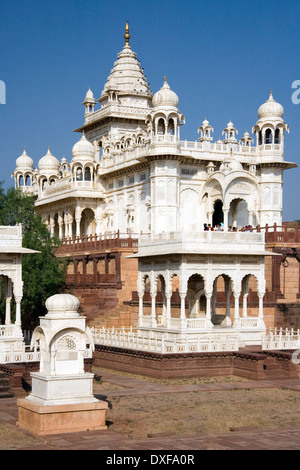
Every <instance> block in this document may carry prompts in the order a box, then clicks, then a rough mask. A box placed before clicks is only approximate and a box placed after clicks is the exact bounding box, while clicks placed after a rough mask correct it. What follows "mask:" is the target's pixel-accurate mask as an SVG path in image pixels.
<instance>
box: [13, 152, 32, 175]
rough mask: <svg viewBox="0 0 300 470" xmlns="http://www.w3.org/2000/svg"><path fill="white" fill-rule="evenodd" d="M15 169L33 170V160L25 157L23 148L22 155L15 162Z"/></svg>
mask: <svg viewBox="0 0 300 470" xmlns="http://www.w3.org/2000/svg"><path fill="white" fill-rule="evenodd" d="M16 167H17V168H18V169H22V170H33V160H32V158H30V157H29V156H28V155H27V153H26V150H25V147H24V151H23V153H22V155H21V156H20V157H19V158H17V160H16Z"/></svg>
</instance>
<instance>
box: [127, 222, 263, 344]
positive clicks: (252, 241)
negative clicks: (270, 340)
mask: <svg viewBox="0 0 300 470" xmlns="http://www.w3.org/2000/svg"><path fill="white" fill-rule="evenodd" d="M270 255H272V253H270V252H267V251H265V243H264V234H263V233H251V232H216V231H213V232H199V233H184V232H183V233H165V234H161V235H159V236H157V237H155V236H152V237H144V238H143V237H141V240H140V244H139V250H138V253H137V254H136V255H132V256H135V257H138V260H139V273H138V295H139V318H138V330H139V331H140V332H144V333H147V332H151V331H152V332H156V333H161V335H164V337H165V338H167V339H171V338H173V339H174V338H176V339H177V340H179V341H180V339H181V340H182V341H185V340H186V339H187V340H188V341H193V339H194V340H195V341H197V342H199V341H200V342H203V343H204V344H205V343H210V344H211V343H212V342H214V341H215V342H216V346H215V350H218V344H217V343H218V342H220V338H221V337H222V336H226V338H230V339H231V346H230V348H233V349H238V348H239V347H243V346H246V345H261V344H262V339H263V335H264V333H265V331H266V328H265V323H264V314H263V297H264V294H265V262H264V259H265V256H270ZM174 276H177V278H178V281H179V288H178V291H179V296H180V300H181V309H180V317H178V316H177V317H176V318H174V317H173V316H172V312H171V295H172V280H173V278H174ZM219 276H223V278H224V284H225V296H226V311H225V315H224V316H223V319H222V322H221V323H216V322H215V320H216V312H215V299H216V282H215V281H216V279H217V278H218V277H219ZM250 276H254V277H255V278H256V281H257V294H258V298H259V308H258V314H257V315H256V316H252V317H250V316H248V312H247V296H248V281H249V277H250ZM158 281H159V282H160V285H161V293H162V298H163V308H162V313H161V314H160V315H158V314H157V308H156V295H157V283H158ZM146 285H147V288H148V289H149V291H150V298H151V313H150V314H149V313H148V314H145V313H144V306H143V296H144V293H145V289H146ZM231 292H232V293H233V295H234V311H233V312H230V295H231ZM241 294H242V298H243V304H242V308H241V307H240V303H239V302H240V296H241ZM186 298H187V299H188V306H189V308H188V312H186V308H185V305H186ZM203 300H204V306H203Z"/></svg>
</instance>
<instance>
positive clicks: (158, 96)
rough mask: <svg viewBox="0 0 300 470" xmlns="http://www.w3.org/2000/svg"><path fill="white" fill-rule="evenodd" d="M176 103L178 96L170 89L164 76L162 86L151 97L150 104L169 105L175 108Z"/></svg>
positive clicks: (156, 105)
mask: <svg viewBox="0 0 300 470" xmlns="http://www.w3.org/2000/svg"><path fill="white" fill-rule="evenodd" d="M178 103H179V99H178V96H177V95H176V93H174V91H172V90H171V88H170V86H169V84H168V82H167V79H166V77H165V78H164V84H163V86H162V87H161V89H160V90H159V91H157V92H156V93H155V95H154V96H153V98H152V104H153V106H154V107H155V108H157V107H160V106H168V107H169V106H171V107H172V108H177V106H178Z"/></svg>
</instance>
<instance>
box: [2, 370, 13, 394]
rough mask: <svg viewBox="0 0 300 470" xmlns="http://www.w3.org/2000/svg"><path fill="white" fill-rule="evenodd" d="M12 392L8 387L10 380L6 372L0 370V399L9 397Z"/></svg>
mask: <svg viewBox="0 0 300 470" xmlns="http://www.w3.org/2000/svg"><path fill="white" fill-rule="evenodd" d="M13 396H14V395H13V393H12V392H11V389H10V380H9V378H8V377H7V376H6V374H5V373H4V372H2V371H0V399H1V398H11V397H13Z"/></svg>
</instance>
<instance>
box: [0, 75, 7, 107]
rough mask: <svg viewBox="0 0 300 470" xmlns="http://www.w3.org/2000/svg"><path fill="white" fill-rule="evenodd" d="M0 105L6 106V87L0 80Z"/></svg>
mask: <svg viewBox="0 0 300 470" xmlns="http://www.w3.org/2000/svg"><path fill="white" fill-rule="evenodd" d="M0 104H6V85H5V82H4V81H3V80H0Z"/></svg>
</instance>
